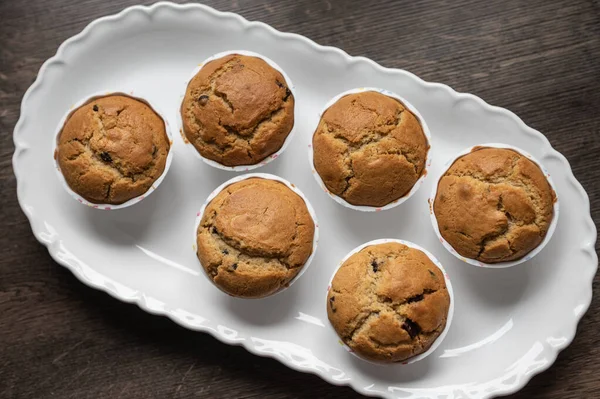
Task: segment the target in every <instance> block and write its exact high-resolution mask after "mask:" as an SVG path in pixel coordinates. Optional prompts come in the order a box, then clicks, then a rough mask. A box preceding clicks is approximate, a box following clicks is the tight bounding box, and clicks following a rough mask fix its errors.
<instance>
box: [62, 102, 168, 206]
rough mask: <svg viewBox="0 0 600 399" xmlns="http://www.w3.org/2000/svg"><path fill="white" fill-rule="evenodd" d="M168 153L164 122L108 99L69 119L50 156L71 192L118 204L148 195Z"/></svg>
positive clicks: (138, 105) (137, 105) (139, 107)
mask: <svg viewBox="0 0 600 399" xmlns="http://www.w3.org/2000/svg"><path fill="white" fill-rule="evenodd" d="M169 148H170V142H169V137H168V136H167V132H166V128H165V122H164V121H163V119H162V118H161V117H160V116H159V115H158V114H157V113H156V112H155V111H154V110H153V109H152V108H151V107H150V106H148V105H147V104H146V103H144V102H142V101H139V100H136V99H134V98H131V97H127V96H122V95H108V96H105V97H100V98H96V99H95V100H92V101H90V102H88V103H87V104H84V105H82V106H81V107H79V108H77V109H76V110H75V111H74V112H73V113H72V114H71V115H70V116H69V118H68V119H67V121H66V122H65V124H64V126H63V128H62V130H61V132H60V133H59V137H58V145H57V148H56V152H55V154H54V156H55V158H56V160H57V161H58V165H59V167H60V171H61V172H62V174H63V176H64V177H65V180H66V182H67V184H68V185H69V187H70V188H71V189H72V190H73V191H74V192H76V193H77V194H79V195H81V196H82V197H83V198H85V199H86V200H88V201H89V202H92V203H103V204H115V205H116V204H121V203H123V202H126V201H128V200H130V199H132V198H135V197H138V196H140V195H142V194H144V193H145V192H146V191H148V189H149V188H150V187H151V186H152V184H153V183H154V182H155V181H156V179H158V178H159V177H160V176H161V175H162V173H163V171H164V170H165V165H166V162H167V155H168V153H169Z"/></svg>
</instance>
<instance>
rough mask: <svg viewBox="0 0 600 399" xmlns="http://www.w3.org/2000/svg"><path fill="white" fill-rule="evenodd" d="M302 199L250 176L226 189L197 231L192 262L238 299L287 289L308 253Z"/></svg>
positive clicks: (308, 222)
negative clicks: (200, 265) (196, 248)
mask: <svg viewBox="0 0 600 399" xmlns="http://www.w3.org/2000/svg"><path fill="white" fill-rule="evenodd" d="M314 234H315V225H314V222H313V220H312V217H311V216H310V213H309V212H308V208H307V207H306V203H305V202H304V200H303V199H302V198H301V197H300V196H298V195H297V194H296V193H294V192H293V191H292V190H291V189H289V188H288V187H287V186H286V185H284V184H283V183H280V182H278V181H275V180H268V179H261V178H250V179H246V180H242V181H240V182H237V183H233V184H231V185H229V186H227V187H226V188H225V189H223V191H221V192H220V193H219V194H217V196H216V197H215V198H214V199H213V200H212V201H211V202H210V203H209V204H208V206H207V207H206V209H205V211H204V214H203V215H202V220H201V221H200V226H199V227H198V236H197V244H198V252H197V255H198V259H199V260H200V263H201V264H202V267H204V270H206V273H207V275H208V276H209V277H210V278H211V279H212V280H213V282H214V283H215V284H216V285H217V286H218V287H219V288H221V289H222V290H223V291H225V292H227V293H228V294H230V295H233V296H238V297H244V298H260V297H265V296H268V295H272V294H274V293H276V292H278V291H280V290H282V289H283V288H285V287H287V286H288V284H289V282H290V281H291V280H292V279H293V278H294V277H295V276H296V275H297V274H298V273H299V272H300V270H301V269H302V267H303V266H304V264H305V263H306V261H307V260H308V258H309V256H310V254H311V253H312V251H313V237H314Z"/></svg>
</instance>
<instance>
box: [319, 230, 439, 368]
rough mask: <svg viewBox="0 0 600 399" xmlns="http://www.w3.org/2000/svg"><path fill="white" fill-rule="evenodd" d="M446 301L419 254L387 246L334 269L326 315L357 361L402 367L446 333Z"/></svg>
mask: <svg viewBox="0 0 600 399" xmlns="http://www.w3.org/2000/svg"><path fill="white" fill-rule="evenodd" d="M449 308H450V296H449V294H448V290H447V288H446V281H445V280H444V275H443V273H442V271H441V270H440V269H439V268H438V267H437V266H436V265H435V264H434V263H433V262H432V261H431V259H429V257H428V256H427V255H425V254H424V253H423V252H422V251H419V250H418V249H414V248H411V247H408V246H406V245H403V244H400V243H397V242H390V243H386V244H377V245H372V246H368V247H365V248H363V249H362V250H361V251H359V252H357V253H355V254H353V255H352V256H350V258H348V259H347V260H346V261H345V262H344V263H343V264H342V266H341V267H340V268H339V269H338V271H337V273H336V274H335V276H334V278H333V281H332V283H331V289H330V290H329V293H328V295H327V315H328V317H329V321H330V322H331V324H332V326H333V328H334V329H335V330H336V332H337V333H338V335H339V336H340V338H341V339H342V340H343V341H344V343H345V344H346V345H348V346H349V347H350V348H351V349H352V350H353V351H354V352H355V353H356V354H358V355H360V356H361V357H363V358H365V359H368V360H373V361H380V362H401V361H404V360H407V359H409V358H411V357H413V356H417V355H419V354H421V353H423V352H426V351H427V350H428V349H429V347H431V345H432V344H433V342H434V341H435V340H436V339H437V337H438V336H439V335H440V334H441V333H442V331H443V330H444V328H445V327H446V318H447V317H448V310H449Z"/></svg>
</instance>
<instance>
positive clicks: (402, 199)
mask: <svg viewBox="0 0 600 399" xmlns="http://www.w3.org/2000/svg"><path fill="white" fill-rule="evenodd" d="M366 91H374V92H378V93H381V94H383V95H386V96H388V97H392V98H394V99H396V100H398V101H400V102H401V103H402V104H403V105H404V106H405V107H406V108H407V109H408V110H409V111H410V112H412V113H413V114H414V115H415V117H416V118H417V119H418V120H419V123H420V124H421V127H422V128H423V133H424V134H425V138H426V139H427V143H428V145H429V150H428V151H427V159H426V161H425V168H424V169H423V172H422V173H421V176H420V177H419V179H418V180H417V181H416V183H415V185H414V186H413V187H412V188H411V189H410V191H409V192H408V194H406V195H404V196H403V197H400V198H398V199H397V200H394V201H392V202H391V203H389V204H387V205H385V206H381V207H375V206H360V205H352V204H350V203H349V202H347V201H346V200H344V199H343V198H342V197H339V196H337V195H335V194H332V193H331V192H330V191H329V189H328V188H327V186H325V183H323V180H322V179H321V176H319V173H317V171H316V170H315V164H314V159H313V156H314V154H313V148H312V137H313V136H314V132H316V130H317V127H318V126H319V123H320V122H321V118H322V117H323V114H324V113H325V111H327V109H329V107H331V106H332V105H333V104H335V103H336V102H337V101H338V100H339V99H340V98H342V97H344V96H347V95H349V94H354V93H363V92H366ZM312 134H313V136H311V140H310V141H311V142H310V144H309V145H308V160H309V163H310V169H311V172H312V175H313V176H314V177H315V179H316V180H317V183H318V184H319V187H321V189H322V190H323V191H325V192H326V193H327V195H328V196H329V197H330V198H332V199H333V200H334V201H335V202H337V203H338V204H340V205H343V206H345V207H346V208H350V209H354V210H357V211H363V212H379V211H384V210H387V209H392V208H394V207H397V206H398V205H400V204H402V203H403V202H405V201H406V200H408V199H409V198H410V197H411V196H412V195H413V194H414V193H416V192H417V190H418V189H419V187H421V185H422V184H423V182H424V181H425V177H426V176H427V173H428V169H429V167H430V166H431V132H430V131H429V128H428V127H427V123H425V119H423V117H422V116H421V114H420V113H419V111H417V109H416V108H415V107H414V106H413V105H412V104H411V103H409V102H408V101H407V100H406V99H404V98H402V97H400V96H399V95H397V94H396V93H393V92H391V91H388V90H384V89H378V88H375V87H360V88H357V89H352V90H348V91H345V92H343V93H340V94H338V95H337V96H335V97H333V98H332V99H331V100H329V101H328V102H327V104H326V105H325V107H323V110H322V111H321V112H320V113H319V119H318V122H317V125H316V126H315V128H314V129H313V133H312Z"/></svg>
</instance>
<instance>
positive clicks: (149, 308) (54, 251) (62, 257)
mask: <svg viewBox="0 0 600 399" xmlns="http://www.w3.org/2000/svg"><path fill="white" fill-rule="evenodd" d="M161 8H169V9H171V10H174V11H185V10H191V9H198V10H201V11H202V12H205V13H207V14H210V15H211V16H213V17H215V18H222V19H223V18H227V19H231V20H235V21H236V22H237V23H239V24H240V25H241V26H243V27H244V28H245V29H248V28H252V27H256V28H260V29H264V30H267V31H268V32H269V33H270V34H272V35H275V36H277V37H278V38H281V39H286V40H297V41H301V42H303V43H304V44H306V45H308V46H309V47H311V48H313V49H314V50H316V51H319V52H329V53H336V54H338V55H339V56H341V57H342V58H343V59H344V60H345V61H346V62H347V63H348V64H355V63H366V64H368V65H370V66H371V67H373V68H375V69H376V70H378V71H380V72H382V73H386V74H395V75H405V76H407V77H409V78H411V79H413V80H414V81H416V82H417V83H419V84H420V85H422V86H425V87H428V88H437V89H440V90H442V91H445V92H446V93H448V94H449V95H451V96H452V97H453V98H454V99H455V101H459V100H460V101H471V102H474V103H476V104H477V105H478V106H479V107H481V108H483V109H485V110H486V111H487V112H490V113H495V114H500V115H503V116H504V117H506V118H509V119H511V120H512V121H514V122H516V123H517V125H518V126H519V128H521V129H522V130H523V131H524V132H525V133H526V134H528V135H531V136H534V137H536V139H538V140H541V142H542V143H543V156H542V157H540V158H545V157H547V156H554V157H556V158H558V160H559V161H560V162H561V163H562V164H563V166H564V167H565V173H566V175H567V178H568V180H569V183H570V184H571V185H572V186H573V188H574V189H575V190H576V191H577V192H578V193H579V195H581V197H582V198H583V199H584V202H585V204H586V209H584V210H583V211H584V214H585V215H586V216H587V217H586V218H585V223H586V230H587V231H588V233H587V234H588V235H589V236H588V239H587V240H586V242H584V244H583V245H582V247H581V248H580V249H581V250H582V251H583V252H584V253H586V254H587V255H588V256H589V257H590V259H591V265H592V269H590V270H588V271H587V272H588V273H589V276H588V280H589V291H588V292H587V295H585V298H583V301H581V302H580V303H579V304H578V305H577V306H576V307H575V308H574V309H573V314H574V315H575V323H573V324H565V325H564V326H563V329H564V330H568V331H563V333H564V336H565V338H566V339H565V340H564V341H563V342H562V343H561V344H560V345H556V346H550V347H548V346H544V355H545V356H546V357H545V359H544V360H543V362H544V364H543V365H541V366H538V367H536V368H535V369H534V370H526V371H524V372H523V373H522V375H520V376H519V377H520V378H516V379H515V382H514V383H513V384H508V385H507V384H502V383H498V384H497V385H496V386H495V387H494V389H492V390H491V392H493V393H489V392H490V390H489V385H488V389H486V391H488V392H480V393H481V395H482V396H481V397H484V398H487V397H491V396H492V395H508V394H511V393H514V392H516V391H518V390H520V389H521V388H523V387H524V386H525V385H526V384H527V382H529V380H530V379H531V378H532V377H533V376H534V375H536V374H539V373H541V372H542V371H544V370H546V369H548V368H549V367H550V366H551V365H552V364H553V363H554V361H555V360H556V357H557V356H558V353H559V352H560V351H561V350H563V349H564V348H566V347H567V346H568V345H569V344H570V343H571V342H572V341H573V338H574V337H575V333H576V328H577V324H578V323H579V321H580V320H581V317H582V316H583V315H584V314H585V312H586V311H587V310H588V308H589V306H590V304H591V300H592V282H593V279H594V276H595V274H596V271H597V269H598V257H597V254H596V251H595V248H594V245H595V242H596V237H597V232H596V226H595V224H594V222H593V220H592V218H591V215H590V202H589V197H588V195H587V193H586V192H585V190H584V189H583V187H582V186H581V184H580V183H579V181H577V179H576V178H575V176H574V175H573V171H572V170H571V166H570V164H569V162H568V160H567V159H566V158H565V157H564V155H562V154H561V153H559V152H557V151H556V150H555V149H554V148H552V145H551V144H550V142H549V140H548V138H546V136H544V135H543V134H541V133H540V132H538V131H537V130H535V129H532V128H530V127H529V126H527V125H526V124H525V123H524V122H523V121H522V120H521V119H520V118H519V117H518V116H517V115H516V114H514V113H513V112H511V111H509V110H507V109H504V108H500V107H496V106H492V105H490V104H488V103H486V102H485V101H484V100H482V99H481V98H479V97H477V96H475V95H473V94H468V93H459V92H457V91H455V90H454V89H452V88H451V87H449V86H447V85H445V84H442V83H431V82H426V81H424V80H423V79H421V78H419V77H418V76H416V75H414V74H413V73H411V72H408V71H405V70H401V69H393V68H386V67H383V66H381V65H379V64H377V63H376V62H375V61H373V60H370V59H368V58H365V57H362V56H358V57H354V56H350V55H349V54H348V53H346V52H345V51H343V50H341V49H339V48H336V47H331V46H322V45H319V44H317V43H315V42H314V41H312V40H310V39H308V38H306V37H304V36H301V35H298V34H295V33H284V32H280V31H278V30H276V29H275V28H273V27H271V26H269V25H267V24H265V23H262V22H257V21H248V20H247V19H245V18H244V17H242V16H240V15H238V14H234V13H231V12H221V11H217V10H215V9H213V8H211V7H208V6H205V5H202V4H185V5H179V4H174V3H169V2H158V3H155V4H153V5H151V6H140V5H136V6H132V7H128V8H126V9H124V10H122V11H121V12H119V13H118V14H114V15H110V16H105V17H101V18H98V19H96V20H94V21H92V22H91V23H90V24H88V25H87V26H86V27H85V28H84V29H83V31H81V32H80V33H78V34H77V35H75V36H72V37H71V38H69V39H67V40H66V41H64V42H63V43H62V44H61V45H60V46H59V48H58V50H57V52H56V54H55V55H54V56H53V57H51V58H49V59H48V60H47V61H46V62H44V64H43V65H42V66H41V68H40V71H39V72H38V76H37V78H36V80H35V82H34V83H33V84H32V85H31V86H30V87H29V89H28V90H27V91H26V93H25V95H24V96H23V100H22V101H21V115H20V117H19V120H18V121H17V124H16V125H15V129H14V133H13V141H14V145H15V152H14V155H13V170H14V173H15V176H16V180H17V199H18V202H19V205H20V206H21V209H22V210H23V212H24V213H25V215H26V216H27V218H28V220H29V223H30V225H31V229H32V231H33V233H34V236H35V237H36V239H37V240H38V241H39V242H40V243H42V244H43V245H45V246H46V247H48V251H49V253H50V255H51V257H52V258H53V259H54V260H55V261H56V262H57V263H59V264H61V265H63V266H65V267H67V268H68V269H69V270H71V271H72V272H73V274H74V275H75V276H76V277H77V278H78V279H79V280H81V281H82V282H83V283H85V284H86V285H88V286H90V287H92V288H95V289H99V290H102V291H105V292H107V293H108V294H110V295H111V296H112V297H114V298H116V299H119V300H121V301H123V302H126V303H135V304H137V305H138V306H139V307H140V308H141V309H142V310H144V311H146V312H148V313H151V314H156V315H162V316H167V317H169V318H170V319H171V320H173V321H174V322H176V323H177V324H179V325H181V326H183V327H185V328H188V329H192V330H197V331H202V332H207V333H209V334H211V335H212V336H214V337H215V338H217V339H218V340H220V341H222V342H224V343H226V344H229V345H241V346H243V347H245V348H246V349H247V350H248V351H249V352H250V353H253V354H255V355H258V356H263V357H272V358H275V359H277V360H279V361H281V362H282V363H283V364H285V365H286V366H288V367H290V368H292V369H294V370H297V371H301V372H306V373H311V374H315V375H318V376H319V377H321V378H323V379H324V380H325V381H327V382H328V383H330V384H333V385H348V386H351V387H352V388H353V389H355V390H356V391H357V392H359V393H361V394H363V395H368V396H374V395H377V394H378V393H374V392H370V391H368V390H367V389H366V388H368V387H366V388H363V387H359V386H357V385H356V384H353V382H352V381H351V380H350V381H348V380H345V381H338V380H335V379H333V378H332V376H331V375H330V374H327V373H325V372H319V371H316V370H314V369H308V368H302V367H300V366H298V365H296V364H294V363H292V362H290V361H288V360H287V359H286V358H284V357H278V356H277V354H272V353H263V352H259V351H258V349H257V348H256V347H255V345H253V343H252V341H242V342H240V341H233V340H231V339H229V338H228V337H227V336H226V335H225V334H223V333H222V332H219V331H218V329H214V328H212V327H209V326H204V325H202V321H200V322H199V324H192V323H191V322H189V321H188V320H186V318H185V317H184V316H183V315H182V314H181V313H180V312H178V311H177V310H176V309H175V310H170V309H168V308H167V307H166V306H165V304H163V303H161V302H159V301H157V300H155V299H153V298H150V297H148V296H146V295H144V294H143V293H142V292H139V291H135V290H132V289H130V288H127V287H125V286H123V285H121V284H119V283H117V282H115V281H112V280H110V279H107V278H106V277H104V276H102V275H100V274H99V273H97V272H95V271H93V270H91V269H90V268H89V267H87V266H85V265H82V264H81V263H80V262H78V261H77V260H76V259H75V258H74V257H70V254H69V252H68V251H67V250H66V249H65V248H64V247H63V246H62V241H61V240H60V239H59V237H58V236H57V235H56V234H55V233H54V232H53V231H51V228H49V226H47V225H46V226H44V228H42V226H41V223H42V222H43V221H41V220H39V219H38V218H37V217H36V215H35V212H34V209H33V208H32V207H31V206H28V205H27V203H26V202H25V192H24V191H25V189H24V187H25V185H24V180H23V177H22V176H21V172H20V169H19V164H20V162H21V161H22V159H21V158H22V155H23V154H24V153H25V152H26V151H27V149H28V148H29V145H28V143H26V142H24V141H22V140H21V135H22V133H21V132H22V130H23V126H24V125H25V124H26V121H27V118H26V114H25V113H23V111H22V110H24V109H26V106H27V103H28V101H29V98H30V97H31V96H32V95H34V93H35V92H36V91H37V90H38V89H39V88H40V87H41V85H42V83H43V81H44V76H45V73H46V70H47V69H48V68H49V67H50V66H51V65H53V64H60V63H63V62H64V61H63V60H62V58H63V53H64V51H65V49H66V48H68V47H69V46H70V45H72V44H74V43H76V42H78V41H81V40H84V39H85V38H86V37H87V36H88V35H89V34H90V32H91V31H92V30H94V28H95V27H96V26H97V25H100V24H104V23H109V22H116V21H120V20H122V19H124V18H126V16H127V15H128V14H130V13H133V12H142V13H145V14H148V15H151V14H152V13H154V12H156V10H158V9H161ZM548 348H549V349H548ZM496 381H499V380H496ZM500 381H501V380H500ZM458 392H460V391H454V393H458ZM389 393H390V394H393V393H392V392H389ZM462 393H463V394H465V395H467V396H469V395H468V394H466V392H462Z"/></svg>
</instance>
